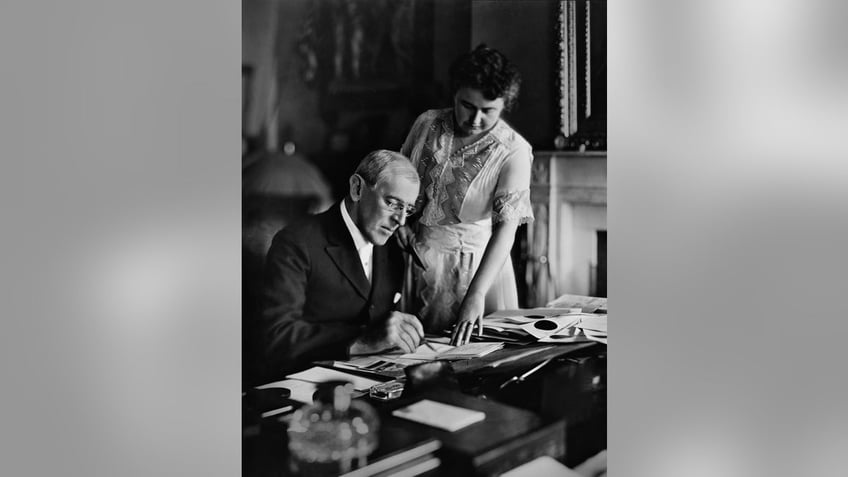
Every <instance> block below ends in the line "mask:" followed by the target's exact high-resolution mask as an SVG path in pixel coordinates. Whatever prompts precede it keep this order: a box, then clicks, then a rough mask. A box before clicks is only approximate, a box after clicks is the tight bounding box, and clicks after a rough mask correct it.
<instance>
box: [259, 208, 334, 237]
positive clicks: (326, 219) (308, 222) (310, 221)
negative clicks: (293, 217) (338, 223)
mask: <svg viewBox="0 0 848 477" xmlns="http://www.w3.org/2000/svg"><path fill="white" fill-rule="evenodd" d="M334 213H335V214H339V211H338V207H337V206H336V205H333V206H332V207H330V208H329V209H328V210H326V211H324V212H321V213H320V214H316V215H309V216H306V217H302V218H300V219H298V220H297V221H295V222H292V223H290V224H288V225H286V226H285V227H283V228H282V229H280V230H279V231H278V232H277V233H276V235H275V236H274V242H278V241H283V240H284V241H287V242H291V243H297V244H302V245H314V244H315V243H316V241H320V239H321V237H324V235H325V234H326V230H327V227H328V224H329V223H330V221H331V220H332V219H333V216H332V215H331V214H334ZM339 220H341V217H339Z"/></svg>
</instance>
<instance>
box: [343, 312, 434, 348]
mask: <svg viewBox="0 0 848 477" xmlns="http://www.w3.org/2000/svg"><path fill="white" fill-rule="evenodd" d="M423 341H424V327H422V326H421V322H420V321H418V318H416V317H415V315H410V314H409V313H402V312H400V311H393V312H391V314H390V315H389V317H388V318H387V319H386V320H385V321H383V322H382V323H380V324H379V325H377V326H374V327H372V328H371V329H369V330H368V331H367V332H366V333H365V334H364V335H363V336H361V337H359V338H357V339H356V340H355V341H354V342H353V344H352V345H351V347H350V354H351V355H357V354H371V353H379V352H383V351H387V350H390V349H393V348H399V349H400V350H401V351H402V352H403V353H412V352H413V351H415V350H416V349H417V348H418V345H419V344H421V343H422V342H423Z"/></svg>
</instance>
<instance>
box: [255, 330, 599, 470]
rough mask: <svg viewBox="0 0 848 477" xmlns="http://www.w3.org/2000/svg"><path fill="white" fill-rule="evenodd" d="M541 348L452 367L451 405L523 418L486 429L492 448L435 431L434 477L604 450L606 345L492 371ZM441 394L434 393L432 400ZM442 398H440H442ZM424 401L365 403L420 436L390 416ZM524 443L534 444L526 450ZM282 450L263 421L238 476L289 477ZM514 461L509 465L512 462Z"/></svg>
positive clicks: (556, 352)
mask: <svg viewBox="0 0 848 477" xmlns="http://www.w3.org/2000/svg"><path fill="white" fill-rule="evenodd" d="M545 347H546V345H528V346H525V347H521V348H520V349H516V348H511V349H510V348H507V349H503V350H499V351H496V352H495V353H492V354H490V355H488V356H484V357H483V358H479V359H477V360H473V361H468V362H465V363H454V364H455V366H454V368H455V370H456V378H457V381H458V384H459V387H460V389H459V391H461V393H462V394H464V395H466V396H467V399H468V400H469V401H468V402H467V403H464V402H461V401H462V399H463V398H462V397H461V396H459V397H456V396H455V397H454V398H452V399H455V400H456V401H455V402H456V404H459V405H463V404H465V405H467V406H469V407H471V406H472V404H471V400H474V399H476V400H478V401H479V400H480V399H483V400H489V401H492V402H500V403H503V404H506V405H508V406H511V407H512V408H517V409H516V410H515V411H509V412H511V413H513V415H514V416H515V417H516V420H518V419H519V416H520V420H521V422H522V424H520V425H510V424H509V423H508V422H506V421H504V422H502V423H501V424H503V426H502V427H498V429H502V430H501V431H493V430H491V428H487V429H488V430H487V433H491V434H495V433H502V434H501V435H502V436H503V437H504V439H503V440H502V441H501V442H500V443H499V444H498V445H492V444H491V442H492V441H488V443H487V444H486V445H484V444H483V442H484V441H483V440H482V436H477V437H475V436H474V433H473V432H471V433H468V434H467V435H462V434H459V433H458V434H456V435H454V436H452V435H450V433H445V432H444V431H438V430H433V431H432V433H433V435H434V437H436V438H439V439H441V440H443V444H444V445H443V449H442V450H440V451H439V452H438V453H437V455H440V456H441V457H442V458H443V468H442V469H441V470H440V472H439V474H441V473H442V471H447V470H450V469H454V470H457V469H462V473H463V475H469V476H470V475H495V474H498V473H500V472H502V471H504V470H506V468H504V465H507V464H506V463H508V464H509V465H511V466H512V467H514V466H517V465H519V464H520V463H521V462H526V461H528V460H530V459H532V458H533V457H535V456H537V455H543V454H546V455H553V456H554V457H556V458H558V459H560V460H561V461H562V462H563V463H565V464H566V465H567V466H569V467H573V466H576V465H577V464H579V463H580V462H582V461H584V460H585V459H587V458H588V457H590V456H592V455H595V454H596V453H597V452H599V451H601V450H603V449H605V448H606V345H603V344H600V343H575V344H571V345H562V344H559V345H556V346H555V347H554V348H553V349H549V350H545V351H540V352H539V353H535V354H533V355H529V356H527V357H526V358H523V359H518V360H515V361H512V362H509V363H504V364H502V365H499V366H497V367H496V368H492V367H490V366H489V365H490V364H491V363H492V362H494V361H497V360H499V359H503V358H504V357H507V356H510V355H511V354H512V355H514V354H515V353H517V352H524V351H526V350H530V349H537V348H538V349H543V348H545ZM548 359H551V361H550V362H549V363H548V364H546V365H545V367H543V368H541V369H540V370H539V371H537V372H536V373H534V374H532V375H530V376H528V377H527V379H525V380H524V381H522V382H515V383H511V384H507V385H506V386H503V387H502V385H503V383H504V382H505V381H507V380H508V379H509V378H510V377H511V376H514V375H516V374H521V373H523V372H525V371H526V370H528V369H530V368H532V367H534V366H535V365H537V364H539V363H541V362H544V361H546V360H548ZM424 392H425V393H426V392H427V391H424ZM439 392H441V391H437V392H436V393H437V394H436V395H435V397H436V399H437V400H438V396H439ZM441 395H442V396H444V393H442V394H441ZM421 397H425V394H421V395H417V396H412V397H410V398H407V397H406V396H404V398H402V399H403V401H400V400H398V401H389V402H385V403H382V402H379V401H373V400H369V402H370V403H371V404H373V405H374V406H375V408H377V409H378V411H380V413H381V418H382V419H384V420H385V422H386V423H389V422H392V425H393V426H399V427H401V428H404V427H406V428H408V429H409V430H410V431H414V432H420V431H422V429H424V428H422V427H420V426H421V425H420V424H415V423H412V422H406V421H401V420H399V419H397V418H393V417H391V416H390V411H391V410H392V409H394V408H396V407H398V406H400V405H403V403H404V401H408V400H410V399H412V400H415V399H420V398H421ZM521 410H523V411H521ZM493 424H497V423H493ZM495 427H497V425H496V426H495ZM424 430H425V432H426V429H424ZM458 432H460V433H461V432H462V431H458ZM534 433H535V434H534ZM560 437H562V439H560ZM454 438H455V440H454V441H452V439H454ZM534 439H535V440H534ZM475 441H476V442H475ZM527 442H531V443H532V444H531V445H526V443H527ZM477 443H479V446H478V445H476V444H477ZM286 446H287V440H286V435H285V428H284V427H283V425H282V424H279V423H274V422H272V421H268V422H267V423H263V426H262V428H261V432H260V434H259V435H257V436H254V437H247V438H245V439H244V441H243V468H242V471H243V475H245V476H281V475H288V472H287V466H286V459H287V448H286ZM486 446H488V448H487V447H486ZM546 446H547V447H546ZM528 448H535V449H537V450H539V452H541V453H536V454H535V455H533V453H531V452H529V451H528ZM462 453H465V455H471V456H475V457H479V458H478V459H477V460H476V462H477V463H476V464H474V470H473V471H472V469H471V468H467V466H466V464H467V462H468V461H467V460H466V461H463V460H462V459H461V458H460V457H461V455H462ZM487 453H488V454H487ZM480 456H482V457H480ZM511 457H514V459H513V460H510V458H511Z"/></svg>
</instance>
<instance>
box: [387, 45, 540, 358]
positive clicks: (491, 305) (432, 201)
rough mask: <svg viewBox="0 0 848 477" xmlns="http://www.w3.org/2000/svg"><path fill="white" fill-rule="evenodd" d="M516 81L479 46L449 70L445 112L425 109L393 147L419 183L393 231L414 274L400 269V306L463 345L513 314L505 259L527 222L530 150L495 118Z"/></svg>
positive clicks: (505, 63)
mask: <svg viewBox="0 0 848 477" xmlns="http://www.w3.org/2000/svg"><path fill="white" fill-rule="evenodd" d="M520 83H521V76H520V75H519V73H518V70H517V69H516V68H515V67H514V66H513V65H512V64H511V63H510V62H509V60H508V59H507V58H506V57H505V56H504V55H503V54H502V53H500V52H499V51H497V50H495V49H492V48H488V47H486V46H485V45H482V44H481V45H480V46H478V47H477V48H475V49H474V50H473V51H471V52H470V53H466V54H464V55H462V56H460V57H459V58H458V59H456V60H455V61H454V62H453V64H452V65H451V67H450V90H451V94H452V96H453V107H452V108H447V109H441V110H429V111H426V112H424V113H423V114H421V115H420V116H419V117H418V118H417V119H416V120H415V123H414V124H413V126H412V129H411V130H410V132H409V134H408V136H407V137H406V140H405V141H404V143H403V147H402V148H401V153H402V154H404V155H405V156H407V157H409V158H410V160H411V161H412V163H413V165H415V167H416V168H417V170H418V175H419V176H420V178H421V189H420V192H419V194H418V200H417V203H416V208H417V210H418V212H417V213H416V214H415V215H414V216H413V221H412V222H411V223H410V224H408V225H407V226H406V227H404V229H403V230H399V232H398V240H399V241H400V242H401V245H402V246H404V247H405V248H410V247H412V248H414V249H415V251H416V252H417V254H418V256H419V257H420V258H421V261H422V262H423V265H424V266H423V267H422V266H421V265H420V264H419V265H411V266H410V267H408V274H407V284H406V285H407V286H406V290H405V298H404V307H405V309H406V311H408V312H410V313H415V314H416V315H418V316H419V317H420V319H421V321H422V323H423V324H424V328H425V330H426V331H428V332H433V333H439V332H441V331H442V330H445V329H449V328H450V327H451V326H453V325H455V326H454V328H453V333H452V336H451V343H452V344H464V343H466V342H468V340H469V339H470V337H471V334H472V331H473V330H474V328H475V326H477V328H478V330H479V331H482V318H483V316H484V315H485V314H488V313H490V312H492V311H494V310H498V309H511V308H517V307H518V293H517V287H516V283H515V272H514V270H513V267H512V261H511V260H510V250H511V249H512V244H513V241H514V239H515V232H516V229H517V228H518V226H519V225H520V224H522V223H524V222H528V221H530V220H533V211H532V208H531V206H530V167H531V162H532V160H533V153H532V149H531V147H530V144H529V143H528V142H527V141H526V140H525V139H524V138H523V137H521V135H520V134H518V133H517V132H516V131H515V130H514V129H512V127H511V126H510V125H509V124H507V123H506V121H504V120H503V119H502V118H501V114H502V113H503V112H506V111H509V110H510V109H511V108H512V106H514V104H515V102H516V98H517V97H518V91H519V86H520Z"/></svg>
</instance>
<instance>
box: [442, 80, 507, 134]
mask: <svg viewBox="0 0 848 477" xmlns="http://www.w3.org/2000/svg"><path fill="white" fill-rule="evenodd" d="M503 108H504V100H503V98H497V99H494V100H489V99H486V98H485V97H483V93H481V92H480V90H478V89H473V88H460V89H459V90H458V91H457V92H456V94H455V95H454V96H453V112H454V115H455V116H456V124H457V134H458V135H461V136H469V135H474V134H480V133H484V132H486V131H488V130H489V129H492V127H494V126H495V124H497V122H498V120H499V119H500V117H501V113H502V112H503Z"/></svg>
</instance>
